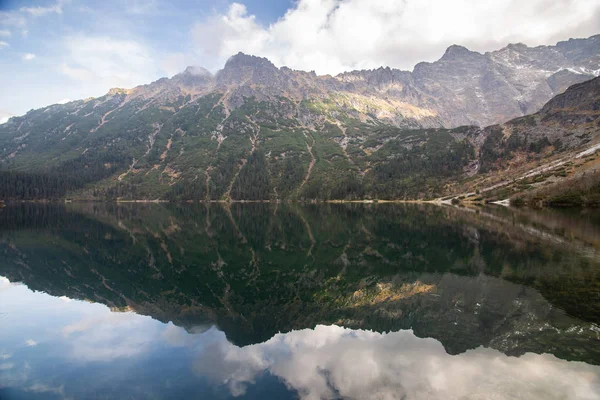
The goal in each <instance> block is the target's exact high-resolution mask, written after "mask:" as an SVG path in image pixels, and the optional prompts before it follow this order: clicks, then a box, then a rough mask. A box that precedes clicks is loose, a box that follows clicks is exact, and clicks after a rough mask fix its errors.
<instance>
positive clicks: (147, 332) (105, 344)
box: [62, 312, 162, 361]
mask: <svg viewBox="0 0 600 400" xmlns="http://www.w3.org/2000/svg"><path fill="white" fill-rule="evenodd" d="M159 329H162V325H158V324H156V323H155V322H154V321H153V320H152V319H151V318H150V317H144V316H139V315H136V314H133V313H113V312H110V313H105V314H101V315H99V316H94V317H91V318H86V319H82V320H80V321H78V322H76V323H73V324H71V325H67V326H65V327H64V328H63V329H62V334H63V335H64V336H65V337H66V338H68V345H69V353H70V356H71V357H73V358H74V359H77V360H84V361H110V360H113V359H117V358H128V357H135V356H138V355H140V354H142V353H144V352H146V351H148V348H149V347H150V345H151V343H152V339H153V338H154V337H155V335H157V330H159ZM132 332H136V334H134V335H132Z"/></svg>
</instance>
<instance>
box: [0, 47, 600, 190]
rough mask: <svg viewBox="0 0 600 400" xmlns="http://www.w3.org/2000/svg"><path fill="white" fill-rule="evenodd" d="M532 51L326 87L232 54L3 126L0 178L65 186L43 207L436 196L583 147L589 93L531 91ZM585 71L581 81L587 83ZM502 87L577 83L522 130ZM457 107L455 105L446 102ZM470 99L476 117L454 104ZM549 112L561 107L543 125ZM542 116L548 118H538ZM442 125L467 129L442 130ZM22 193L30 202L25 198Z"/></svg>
mask: <svg viewBox="0 0 600 400" xmlns="http://www.w3.org/2000/svg"><path fill="white" fill-rule="evenodd" d="M582 43H583V44H582ZM577 46H579V47H577ZM595 46H600V36H596V37H592V39H589V40H583V42H576V43H575V44H571V45H569V46H567V47H568V48H567V50H565V52H570V54H571V55H572V56H570V57H572V58H577V59H578V60H580V61H581V60H584V61H585V62H587V61H589V60H592V61H593V60H595V59H597V58H598V57H599V56H598V54H597V53H595V52H593V51H592V52H590V49H595ZM513 47H514V46H513ZM517 47H518V46H517ZM536 49H537V48H533V49H531V48H523V49H521V50H519V52H520V53H518V54H517V53H515V52H514V51H513V50H510V49H509V50H507V51H505V52H503V53H497V54H494V57H496V58H499V59H500V60H501V61H502V63H495V64H494V62H493V59H494V58H493V57H491V56H485V55H482V54H478V55H477V54H475V55H474V59H475V60H476V61H475V62H472V61H468V60H465V58H464V57H454V56H453V55H452V53H456V52H459V53H460V52H464V51H467V50H464V48H459V47H454V48H452V49H451V50H450V51H449V53H450V54H449V55H448V56H447V57H446V59H445V60H444V57H442V60H441V61H438V62H436V63H431V64H429V65H423V66H421V67H419V68H416V69H415V73H413V74H410V73H408V72H402V71H395V70H392V69H389V68H380V69H377V70H373V71H371V72H369V73H363V72H351V73H346V74H341V75H339V76H338V77H337V78H336V77H330V76H325V77H319V76H317V75H316V74H315V73H314V72H312V73H311V72H302V71H300V72H299V71H293V70H291V69H289V68H285V67H282V68H277V67H276V66H275V65H274V64H273V63H271V62H270V61H269V60H267V59H265V58H261V57H256V56H248V55H245V54H243V53H238V54H236V55H235V56H233V57H232V58H231V59H230V60H229V61H228V63H227V64H226V68H224V69H223V70H221V71H219V72H217V73H216V74H214V75H213V74H210V73H207V71H206V70H205V69H201V68H199V67H189V68H187V69H186V70H185V71H184V72H182V73H179V74H176V75H175V76H173V77H172V78H161V79H159V80H157V81H155V82H152V83H150V84H147V85H142V86H138V87H136V88H133V89H111V90H110V91H109V93H107V94H106V95H104V96H102V97H99V98H94V99H88V100H78V101H74V102H70V103H67V104H64V105H53V106H49V107H46V108H43V109H39V110H33V111H30V112H29V113H28V114H26V115H25V116H22V117H13V118H11V119H10V120H9V122H7V123H6V124H3V125H0V149H1V151H0V165H1V166H2V168H3V169H4V170H8V171H14V173H33V174H40V173H41V174H50V175H52V176H54V177H56V182H55V181H53V180H50V181H51V182H53V183H51V186H52V187H55V186H56V185H58V183H57V182H63V183H62V186H61V188H60V190H58V189H57V190H56V191H50V192H52V193H54V194H52V196H58V197H65V196H68V197H72V198H84V199H106V198H109V199H115V198H116V199H151V198H154V199H156V198H160V199H170V200H226V201H235V200H283V199H290V200H293V199H305V200H306V199H415V198H435V197H439V196H445V195H448V194H451V193H453V192H454V191H455V190H459V188H457V187H456V184H457V183H458V182H462V181H464V180H465V179H467V180H469V179H470V180H474V179H475V180H477V179H479V178H478V177H481V176H484V175H485V176H487V175H489V174H492V173H493V172H494V171H504V170H506V169H510V168H517V167H518V168H521V167H523V168H525V167H526V166H527V165H530V164H532V163H535V162H541V161H542V160H543V159H546V158H552V157H554V156H557V155H559V154H563V153H565V152H570V151H573V150H574V149H577V148H581V147H582V146H584V145H587V144H594V141H595V140H596V137H597V133H598V126H597V121H598V113H597V112H596V111H595V110H594V107H595V104H596V103H595V101H596V100H595V98H596V97H595V96H597V95H598V92H599V87H598V86H599V85H598V84H597V83H598V78H594V79H592V80H587V79H588V78H590V77H591V76H590V75H587V74H578V73H576V72H573V71H568V70H566V69H562V70H560V71H559V72H556V73H552V74H549V72H548V73H544V74H542V75H543V77H544V80H543V85H542V86H543V88H542V89H544V88H545V89H544V90H542V89H540V87H541V86H540V85H541V84H539V82H538V83H536V81H535V79H533V78H535V77H536V76H538V77H539V76H540V70H539V69H536V68H538V67H537V66H536V65H538V64H540V63H547V64H545V66H544V68H546V69H548V68H554V66H553V65H552V64H551V63H549V61H548V60H547V59H546V60H544V59H543V57H545V56H547V51H546V50H548V48H545V49H546V50H543V51H542V53H541V54H542V55H540V53H539V49H537V50H536ZM554 53H555V52H554V50H552V54H554ZM561 54H562V53H561ZM573 54H575V55H573ZM554 56H556V54H554ZM554 56H553V57H554ZM486 57H487V58H486ZM561 57H562V56H561ZM563 58H564V57H563ZM477 60H483V62H482V63H479V61H477ZM550 61H552V60H550ZM585 62H580V65H581V67H579V68H587V67H584V66H583V65H584V64H585ZM594 62H595V61H594ZM599 62H600V59H599ZM510 65H513V66H514V65H522V66H523V65H525V66H526V65H533V67H531V68H529V67H528V68H529V69H527V68H525V67H523V68H520V69H519V68H516V69H511V68H509V66H510ZM585 65H588V66H589V65H591V64H589V63H588V64H585ZM569 68H570V67H569ZM484 70H485V71H484ZM419 71H420V72H419ZM419 74H421V75H419ZM473 74H475V75H477V74H479V75H478V76H479V78H480V79H481V82H483V83H484V85H481V86H469V83H468V81H466V80H465V79H463V77H464V76H472V75H473ZM502 74H504V75H502ZM510 74H513V75H515V76H517V78H518V79H516V78H515V79H516V80H514V79H513V80H512V81H511V82H512V83H511V85H512V84H516V83H518V82H525V83H526V85H525V86H523V87H521V89H522V90H523V91H526V90H529V89H531V88H533V89H535V90H533V91H531V93H534V94H535V93H537V94H538V95H539V96H538V97H536V99H537V100H536V101H539V100H540V99H542V98H544V97H545V96H546V95H548V94H549V92H548V91H552V90H558V89H560V88H562V86H564V85H566V84H568V83H570V82H571V81H574V83H575V84H577V83H579V81H581V80H584V81H586V82H584V83H582V84H581V86H577V85H575V86H573V89H572V90H571V89H569V90H567V91H566V92H565V93H564V94H559V95H558V96H556V97H555V98H554V100H552V101H550V102H548V101H545V102H544V103H543V104H541V105H540V106H539V107H537V106H536V107H537V108H536V113H530V114H527V115H525V116H522V115H520V114H523V113H524V112H525V111H527V109H528V107H533V106H532V104H531V102H530V103H527V102H526V101H525V98H524V97H519V96H520V95H519V96H516V97H514V96H513V97H514V98H513V97H511V96H512V95H511V93H512V92H510V90H509V91H508V92H507V91H505V90H504V89H506V88H507V87H509V86H510V85H509V83H510V82H508V80H507V79H508V78H506V77H510V76H511V75H510ZM479 78H478V79H479ZM505 78H506V79H505ZM550 78H551V79H550ZM465 82H466V83H465ZM507 82H508V83H507ZM532 82H533V83H532ZM419 85H421V86H419ZM536 85H537V86H536ZM544 85H545V86H544ZM513 86H514V85H513ZM457 88H458V89H457ZM536 88H537V89H536ZM552 88H554V89H552ZM457 90H458V91H457ZM515 90H516V89H515ZM454 92H456V93H458V94H456V93H455V94H456V96H458V97H456V99H458V100H456V101H453V100H452V99H454V98H453V97H447V94H448V93H454ZM486 93H487V94H490V96H492V97H486V96H487V94H486ZM515 93H516V92H515ZM577 93H580V94H582V95H581V96H578V95H577ZM513 94H514V93H513ZM588 95H589V96H591V97H589V98H587V97H585V96H588ZM461 96H462V97H461ZM469 98H471V99H479V100H481V99H483V100H485V101H483V100H481V101H479V100H477V101H478V103H477V104H472V105H469V103H468V102H464V101H463V102H461V101H459V100H461V99H462V100H465V99H469ZM511 99H512V100H511ZM515 99H517V100H515ZM519 99H520V100H519ZM561 99H562V100H561ZM586 99H587V100H586ZM590 99H591V100H590ZM492 100H493V101H492ZM548 100H550V99H548ZM560 101H563V102H564V104H570V106H568V107H566V108H565V107H562V110H561V111H560V112H558V110H556V111H557V112H554V113H551V114H552V115H550V114H548V113H547V112H546V111H548V110H550V111H552V110H554V109H557V108H558V105H559V103H560ZM544 104H546V105H548V104H549V105H548V107H549V108H548V109H546V111H544V113H540V112H539V111H538V110H540V109H541V110H544V108H543V106H544ZM440 105H442V106H443V107H442V108H436V107H438V106H440ZM507 107H508V108H507ZM511 107H512V108H513V109H514V108H516V109H518V110H519V112H518V114H519V116H517V118H516V119H510V120H509V121H508V122H506V123H503V124H490V125H488V126H486V127H485V128H479V127H477V126H475V125H474V124H473V123H471V122H472V120H473V119H476V118H483V117H485V115H488V116H489V115H492V114H494V115H496V116H499V115H506V116H508V115H510V114H511V111H510V108H511ZM578 107H580V108H581V107H583V108H585V109H583V108H582V109H581V112H580V111H578ZM461 110H463V111H461ZM513 111H514V110H513ZM486 113H487V114H486ZM448 121H451V122H452V121H454V122H453V123H452V124H451V126H452V125H454V123H458V122H463V121H466V123H465V124H462V125H461V126H457V127H455V128H444V124H445V123H446V122H448ZM532 168H533V167H532ZM7 179H8V182H12V181H11V179H16V178H15V177H14V176H12V178H11V177H9V178H7ZM44 179H45V178H44ZM53 179H54V178H53ZM21 180H26V181H31V182H36V181H39V180H40V179H39V178H36V177H30V176H27V177H22V179H21ZM50 181H49V182H50ZM7 185H8V183H7ZM13 189H15V188H13ZM13 189H11V190H13ZM15 190H17V189H15ZM19 190H20V189H19ZM36 190H38V189H36ZM19 193H21V195H19V196H21V197H20V198H30V197H32V196H34V197H35V193H36V192H35V191H30V192H29V193H28V194H25V193H23V192H19ZM47 193H48V192H47ZM4 197H5V198H10V197H11V196H7V195H6V194H4ZM17 197H18V196H17Z"/></svg>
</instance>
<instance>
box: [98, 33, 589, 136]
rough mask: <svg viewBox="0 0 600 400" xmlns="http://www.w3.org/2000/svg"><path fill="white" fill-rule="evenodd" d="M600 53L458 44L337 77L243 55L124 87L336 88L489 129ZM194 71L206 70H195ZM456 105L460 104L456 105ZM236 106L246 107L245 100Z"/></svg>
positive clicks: (301, 95) (445, 123)
mask: <svg viewBox="0 0 600 400" xmlns="http://www.w3.org/2000/svg"><path fill="white" fill-rule="evenodd" d="M599 54H600V35H594V36H591V37H589V38H586V39H569V40H568V41H561V42H558V43H557V44H556V45H554V46H552V45H541V46H535V47H529V46H527V45H524V44H522V43H511V44H508V45H507V46H505V47H503V48H501V49H499V50H494V51H488V52H485V53H479V52H475V51H472V50H469V49H467V48H466V47H464V46H460V45H451V46H449V47H448V48H447V49H446V51H445V53H444V55H442V57H441V58H440V59H439V60H437V61H434V62H421V63H418V64H416V65H415V67H414V68H413V70H412V71H405V70H400V69H396V68H390V67H385V66H381V67H379V68H377V69H370V70H353V71H345V72H341V73H339V74H337V75H335V76H331V75H317V74H316V73H315V72H314V71H310V72H307V71H302V70H294V69H291V68H289V67H286V66H282V67H276V66H275V65H274V64H273V63H272V62H271V61H270V60H268V59H267V58H265V57H258V56H253V55H248V54H244V53H242V52H239V53H237V54H235V55H233V56H231V57H230V58H229V59H228V60H227V62H226V63H225V66H224V67H223V69H221V70H219V71H217V72H216V73H215V74H212V73H210V72H209V71H208V70H206V69H204V68H203V67H200V66H188V67H187V68H186V70H184V71H183V72H181V73H178V74H176V75H174V76H173V77H171V78H166V77H164V78H160V79H158V80H156V81H154V82H152V83H150V84H147V85H141V86H137V87H135V88H132V89H119V90H125V91H127V92H128V93H131V94H135V93H136V92H144V90H143V89H144V88H151V87H156V86H161V85H164V84H169V83H174V84H175V86H178V87H179V88H180V89H181V94H184V95H185V94H188V93H189V94H192V95H204V94H207V93H209V92H210V91H214V90H227V89H228V88H230V87H231V86H234V85H238V86H241V87H242V88H244V89H245V90H241V92H242V93H243V94H244V95H262V94H265V93H261V92H260V91H257V90H249V89H248V87H247V86H249V85H253V84H254V85H256V84H258V85H260V84H262V85H265V86H270V89H271V90H270V91H269V93H266V94H267V95H268V96H274V95H283V94H286V95H288V96H291V97H292V98H294V99H296V100H302V99H307V98H310V97H311V96H316V97H323V98H326V97H327V96H329V95H331V94H332V93H336V92H341V93H350V94H354V95H367V96H372V97H376V98H378V99H379V100H381V101H385V102H388V103H389V104H391V106H392V108H394V114H395V115H402V114H403V112H406V109H405V108H403V107H401V106H398V105H397V104H394V102H393V101H390V100H394V101H396V102H402V103H408V104H410V105H412V106H413V107H417V108H419V109H424V110H427V111H428V112H429V114H433V115H435V116H436V117H435V118H433V119H431V118H429V119H424V120H423V121H421V120H420V119H418V118H417V119H416V120H415V121H414V122H416V123H417V124H419V125H420V126H421V127H424V128H431V127H445V128H453V127H457V126H461V125H478V126H487V125H491V124H495V123H502V122H506V121H508V120H509V119H511V118H515V117H519V116H523V115H526V114H531V113H533V112H536V111H538V110H539V109H540V108H541V106H543V104H544V103H545V102H546V101H548V100H549V99H550V98H552V97H553V96H555V95H556V94H559V93H562V92H563V91H564V90H565V89H566V88H567V87H568V86H570V85H571V84H574V83H579V82H582V81H584V80H587V79H591V78H592V77H594V76H598V75H600V55H599ZM466 56H468V57H466ZM469 63H471V64H473V63H475V64H477V65H470V64H469ZM194 69H198V70H202V71H203V73H202V74H200V75H194V74H191V73H189V71H191V70H194ZM242 70H243V71H242ZM186 71H188V72H187V73H186ZM190 76H191V77H192V79H188V84H191V82H189V81H190V80H195V79H194V78H195V77H196V76H199V77H200V78H202V79H200V81H201V82H196V85H191V86H186V85H182V83H183V82H182V80H183V78H185V77H190ZM434 83H435V84H434ZM432 85H433V86H432ZM112 90H114V89H111V91H112ZM461 92H463V93H461ZM109 93H110V91H109ZM146 94H147V93H146ZM268 96H267V97H268ZM258 97H260V96H258ZM451 103H456V104H457V106H456V107H452V106H450V105H449V104H451ZM232 105H233V106H234V107H236V106H239V102H235V101H234V102H233V103H232ZM461 113H464V114H465V115H461ZM404 119H406V118H404ZM408 119H409V120H411V117H409V118H408ZM402 120H403V118H390V119H389V120H388V122H389V123H392V124H394V125H397V126H399V127H402Z"/></svg>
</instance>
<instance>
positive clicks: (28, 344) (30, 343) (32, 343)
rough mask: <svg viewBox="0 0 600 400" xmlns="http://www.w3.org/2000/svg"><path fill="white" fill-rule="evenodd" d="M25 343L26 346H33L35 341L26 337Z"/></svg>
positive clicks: (35, 344)
mask: <svg viewBox="0 0 600 400" xmlns="http://www.w3.org/2000/svg"><path fill="white" fill-rule="evenodd" d="M25 345H26V346H27V347H34V346H37V342H36V341H35V340H33V339H27V340H26V341H25Z"/></svg>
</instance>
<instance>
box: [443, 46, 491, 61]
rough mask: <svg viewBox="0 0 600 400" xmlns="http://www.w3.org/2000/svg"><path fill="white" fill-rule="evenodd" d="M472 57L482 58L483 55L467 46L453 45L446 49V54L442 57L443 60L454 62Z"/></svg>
mask: <svg viewBox="0 0 600 400" xmlns="http://www.w3.org/2000/svg"><path fill="white" fill-rule="evenodd" d="M472 56H482V54H481V53H478V52H476V51H471V50H469V49H467V48H466V47H465V46H460V45H457V44H453V45H451V46H449V47H448V48H447V49H446V52H445V53H444V55H443V56H442V60H454V59H460V58H464V57H472Z"/></svg>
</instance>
